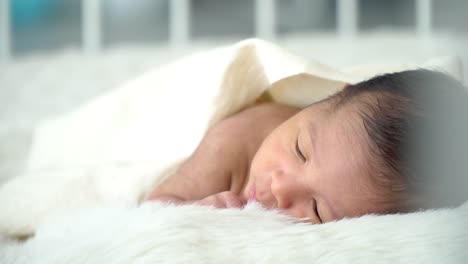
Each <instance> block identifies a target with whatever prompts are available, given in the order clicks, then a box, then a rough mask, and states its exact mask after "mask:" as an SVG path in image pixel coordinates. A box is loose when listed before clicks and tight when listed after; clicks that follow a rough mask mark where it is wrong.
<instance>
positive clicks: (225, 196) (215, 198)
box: [194, 191, 244, 208]
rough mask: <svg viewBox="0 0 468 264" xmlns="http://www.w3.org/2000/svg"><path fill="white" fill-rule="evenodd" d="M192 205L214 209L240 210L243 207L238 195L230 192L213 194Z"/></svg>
mask: <svg viewBox="0 0 468 264" xmlns="http://www.w3.org/2000/svg"><path fill="white" fill-rule="evenodd" d="M194 203H195V204H198V205H206V206H214V207H216V208H241V207H242V206H244V203H243V202H242V200H241V199H240V197H239V195H237V194H236V193H234V192H230V191H226V192H220V193H217V194H213V195H210V196H207V197H205V198H203V199H201V200H198V201H195V202H194Z"/></svg>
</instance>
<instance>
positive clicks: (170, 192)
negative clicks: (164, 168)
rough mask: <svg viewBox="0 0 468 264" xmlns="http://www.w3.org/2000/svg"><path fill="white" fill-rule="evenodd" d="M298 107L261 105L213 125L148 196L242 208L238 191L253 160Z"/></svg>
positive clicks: (176, 201) (154, 198) (156, 198)
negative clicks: (264, 140)
mask: <svg viewBox="0 0 468 264" xmlns="http://www.w3.org/2000/svg"><path fill="white" fill-rule="evenodd" d="M296 111H297V109H295V108H290V107H286V106H283V105H278V104H271V103H270V104H261V105H257V106H254V107H252V108H249V109H246V110H244V111H242V112H239V113H237V114H234V115H233V116H231V117H228V118H227V119H225V120H222V121H221V122H219V123H218V124H216V125H215V126H213V127H212V128H210V129H209V130H208V131H207V133H206V134H205V136H204V138H203V139H202V141H201V143H200V144H199V146H198V147H197V149H196V150H195V151H194V153H193V154H192V155H191V156H190V157H189V158H188V159H187V160H186V161H185V162H184V163H183V164H182V165H181V167H180V168H179V170H178V171H177V172H176V173H175V174H174V175H172V176H171V177H170V178H169V179H167V180H166V181H164V182H163V183H162V184H161V185H159V186H158V187H157V188H156V189H155V190H154V191H153V192H152V194H151V195H150V197H149V199H152V200H162V201H170V202H174V203H181V204H182V203H199V204H203V205H214V206H216V207H240V206H241V205H242V204H243V203H245V202H246V201H242V200H241V198H240V196H239V194H240V192H241V191H242V188H243V182H244V180H245V179H246V177H247V176H248V171H249V165H250V161H251V159H252V158H253V156H254V154H255V152H256V151H257V149H258V148H259V146H260V144H261V143H262V142H263V139H264V138H265V137H266V136H267V135H268V134H269V133H270V132H271V131H272V130H273V129H274V128H275V127H277V126H278V125H279V124H280V123H282V122H283V121H285V120H286V119H287V118H289V117H290V116H292V115H293V114H294V113H295V112H296Z"/></svg>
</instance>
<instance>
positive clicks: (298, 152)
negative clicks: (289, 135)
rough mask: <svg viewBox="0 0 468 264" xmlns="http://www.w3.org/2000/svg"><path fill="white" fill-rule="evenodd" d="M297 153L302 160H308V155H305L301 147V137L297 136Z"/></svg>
mask: <svg viewBox="0 0 468 264" xmlns="http://www.w3.org/2000/svg"><path fill="white" fill-rule="evenodd" d="M296 153H297V155H298V156H299V158H300V159H301V160H302V161H304V162H305V161H306V157H305V156H304V154H303V153H302V151H301V149H300V148H299V137H297V138H296Z"/></svg>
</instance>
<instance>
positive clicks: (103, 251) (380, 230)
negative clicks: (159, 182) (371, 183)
mask: <svg viewBox="0 0 468 264" xmlns="http://www.w3.org/2000/svg"><path fill="white" fill-rule="evenodd" d="M467 209H468V206H465V208H460V209H458V210H438V211H428V212H424V213H418V214H408V215H388V216H378V217H377V216H365V217H361V218H359V219H353V220H342V221H339V222H336V223H329V224H324V225H310V224H304V223H298V222H297V221H295V220H294V219H291V218H287V217H286V216H283V215H280V214H277V213H274V212H271V211H270V212H269V211H264V210H262V209H260V208H259V207H257V206H255V205H254V204H250V205H248V206H247V207H246V208H244V209H243V210H237V209H224V210H216V209H211V208H207V207H196V206H184V207H176V206H164V205H161V204H158V203H151V204H150V203H148V204H144V205H142V206H140V207H138V208H135V207H108V208H96V209H94V210H85V211H81V212H78V213H74V214H69V215H67V216H66V217H63V218H61V219H57V220H51V221H50V222H49V223H47V224H45V225H43V226H41V227H40V228H39V229H38V231H37V234H36V236H35V237H34V238H33V239H31V240H29V241H27V242H26V243H24V244H22V245H18V244H10V245H9V246H8V247H6V248H4V249H3V252H2V253H3V256H2V257H3V260H4V261H5V262H2V263H15V264H23V263H25V264H26V263H28V264H29V263H47V264H53V263H69V264H73V263H77V264H78V263H122V264H123V263H327V264H329V263H425V264H426V263H466V260H468V251H467V250H466V245H467V243H468V239H467V237H468V229H467V228H466V222H465V221H464V219H466V218H467V217H468V210H467ZM0 256H1V255H0Z"/></svg>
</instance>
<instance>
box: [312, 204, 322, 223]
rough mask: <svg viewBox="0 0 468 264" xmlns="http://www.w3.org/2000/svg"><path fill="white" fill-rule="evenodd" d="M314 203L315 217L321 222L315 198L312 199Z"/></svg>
mask: <svg viewBox="0 0 468 264" xmlns="http://www.w3.org/2000/svg"><path fill="white" fill-rule="evenodd" d="M314 204H315V206H313V210H314V213H315V215H316V216H317V219H318V220H319V222H320V223H323V221H322V218H321V217H320V214H319V212H318V205H317V200H314Z"/></svg>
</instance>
